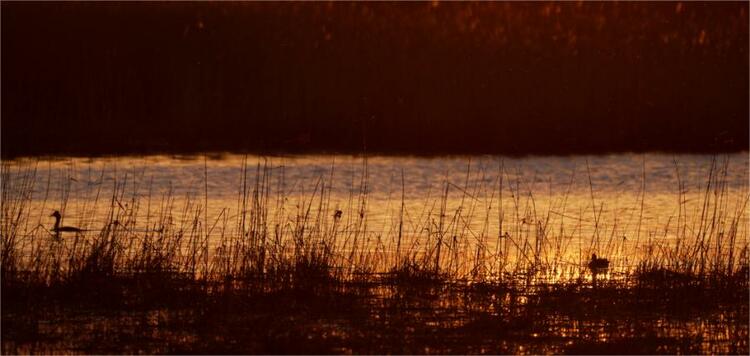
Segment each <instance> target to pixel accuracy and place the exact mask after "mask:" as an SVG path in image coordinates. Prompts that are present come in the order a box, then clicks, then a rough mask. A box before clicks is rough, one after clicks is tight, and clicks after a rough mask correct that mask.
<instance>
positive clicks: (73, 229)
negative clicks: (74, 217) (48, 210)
mask: <svg viewBox="0 0 750 356" xmlns="http://www.w3.org/2000/svg"><path fill="white" fill-rule="evenodd" d="M50 216H54V217H55V226H54V227H53V228H52V232H54V233H55V236H58V237H59V235H60V233H61V232H76V233H78V232H83V231H85V230H83V229H79V228H77V227H73V226H60V219H62V215H60V212H59V211H57V210H55V212H54V213H52V215H50Z"/></svg>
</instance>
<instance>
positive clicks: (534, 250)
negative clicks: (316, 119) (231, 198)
mask: <svg viewBox="0 0 750 356" xmlns="http://www.w3.org/2000/svg"><path fill="white" fill-rule="evenodd" d="M252 165H253V163H251V162H249V160H248V158H247V157H244V158H243V159H242V161H241V166H240V170H241V174H240V181H239V182H238V185H237V199H236V207H234V209H230V207H222V208H221V209H220V210H219V211H218V213H216V214H209V210H208V201H209V194H210V191H209V189H208V182H209V173H208V168H207V163H205V161H204V172H203V173H204V174H203V182H202V183H203V184H202V187H201V188H202V189H200V190H201V191H202V192H201V194H200V196H196V195H188V196H186V197H184V198H181V199H178V198H177V197H176V196H175V195H174V193H173V192H172V191H171V190H168V191H166V192H164V193H163V194H161V195H155V194H152V187H151V184H152V183H148V186H147V187H145V188H144V190H145V191H147V192H148V193H146V194H138V193H137V191H138V189H137V188H136V187H134V186H135V185H137V184H141V183H140V182H138V181H137V180H135V179H133V178H128V176H127V175H124V176H122V177H118V176H117V175H115V176H114V179H113V182H112V184H113V186H112V194H111V196H107V197H105V196H103V195H102V190H103V188H102V185H99V187H98V188H97V189H96V190H95V191H91V192H89V193H86V194H87V196H84V197H75V201H76V202H77V204H78V205H79V206H78V207H77V211H78V212H79V214H78V215H77V217H78V218H79V221H77V226H80V227H81V228H82V229H84V230H85V232H83V233H80V234H74V235H71V236H67V235H66V236H64V237H62V238H60V239H56V238H55V233H54V231H51V230H50V228H51V226H52V224H51V220H50V218H49V214H50V212H48V211H35V210H34V209H33V208H32V207H33V206H34V205H33V204H32V200H33V199H39V197H34V196H33V194H34V192H35V191H40V190H39V189H37V188H38V187H35V186H34V185H35V184H36V183H37V182H38V181H39V180H38V178H39V175H40V174H43V173H41V172H40V169H39V168H38V167H39V165H38V163H37V164H31V165H16V166H14V165H11V164H10V163H8V162H4V163H3V165H2V178H3V179H2V203H1V204H0V205H1V208H0V209H1V210H2V223H0V226H1V229H2V230H0V233H2V261H1V262H0V264H1V267H2V288H3V304H4V307H8V308H9V309H10V310H13V308H18V309H19V310H21V309H23V308H21V307H18V304H17V303H19V299H23V298H27V297H30V296H31V297H30V298H31V299H33V300H37V299H35V298H38V296H39V295H46V296H47V297H45V298H51V299H53V300H68V299H76V300H78V301H77V302H80V300H81V299H83V300H87V299H88V300H95V299H101V298H105V299H106V298H110V299H111V300H116V301H120V302H122V303H125V304H128V303H134V302H132V301H130V300H137V301H138V302H137V303H140V304H141V305H145V306H147V307H153V306H154V305H162V306H166V307H175V306H179V307H180V308H188V309H189V307H186V305H187V306H190V305H193V306H195V305H205V304H204V303H206V302H205V300H207V299H206V298H214V297H218V296H221V298H230V296H232V295H236V293H241V294H245V295H253V296H263V295H273V294H274V293H302V294H299V295H300V296H304V297H300V298H302V299H306V298H314V296H321V295H324V296H325V295H331V294H330V293H334V295H339V293H343V294H341V295H345V296H346V298H344V299H347V300H349V301H351V300H365V301H367V303H375V304H376V305H379V308H381V309H378V310H388V307H387V303H390V301H391V300H393V298H395V297H396V296H398V295H402V294H403V293H407V295H413V293H417V294H420V293H428V294H429V293H438V295H440V296H441V297H440V298H447V299H446V300H448V301H449V304H450V303H453V302H450V300H453V299H451V298H459V297H456V296H455V295H454V294H451V293H453V292H451V291H455V290H457V289H456V288H458V289H459V290H464V291H470V295H472V296H473V297H472V298H479V299H480V300H483V298H487V297H488V296H496V297H497V296H502V295H504V296H505V297H503V298H508V299H507V300H506V299H503V300H506V302H507V303H510V304H504V303H506V302H501V301H498V302H497V303H500V304H497V307H501V305H503V306H502V308H517V307H523V308H532V307H534V308H542V309H544V310H551V309H553V308H554V305H559V306H560V308H562V309H566V310H568V311H565V312H562V311H560V310H556V313H558V314H560V313H562V314H565V313H567V312H571V313H573V312H575V311H576V310H579V309H581V308H584V307H583V306H582V305H580V303H582V301H583V300H588V302H589V303H594V304H596V305H598V304H597V303H599V302H597V300H603V301H606V300H618V301H622V300H625V301H631V302H632V303H634V305H636V304H637V305H638V308H643V304H642V302H641V301H653V302H654V304H653V305H655V306H654V308H662V307H663V308H669V305H665V303H673V302H674V301H675V300H676V299H678V296H679V295H681V294H682V293H685V292H695V291H701V292H700V293H698V294H695V295H693V296H692V297H691V298H689V299H690V300H691V301H692V302H695V303H698V304H699V303H702V302H705V301H706V300H709V299H711V298H715V297H717V296H721V298H724V299H722V300H729V301H730V302H736V301H737V300H741V298H742V296H743V295H746V294H747V290H748V244H747V228H746V227H743V224H745V225H746V223H747V213H746V210H745V209H746V206H747V202H748V199H750V195H748V194H747V191H746V190H745V191H743V192H742V193H741V194H742V195H741V196H737V194H730V193H728V187H727V179H726V178H727V171H728V165H729V162H728V160H727V159H723V160H722V159H719V158H714V159H713V160H712V162H711V166H710V168H709V169H708V172H707V177H706V178H705V184H704V185H703V189H704V190H703V194H702V196H703V198H702V199H703V200H702V201H701V202H700V204H699V206H700V209H698V210H693V211H691V210H689V209H688V206H687V202H686V200H685V198H684V192H685V187H684V186H683V182H682V180H681V178H679V177H680V174H681V173H680V170H679V167H678V165H677V164H676V163H675V170H676V174H677V176H678V180H679V190H678V191H679V192H678V194H677V195H678V196H677V197H676V198H677V202H678V203H677V210H678V214H677V217H676V221H673V220H672V219H670V220H669V222H668V223H667V225H666V226H664V227H663V229H661V231H659V230H653V229H648V230H647V229H642V228H641V226H642V225H643V221H642V220H643V200H644V197H645V194H646V189H645V187H646V184H647V182H646V180H645V177H646V174H645V163H644V168H643V175H642V182H641V192H640V193H639V194H638V196H639V201H637V202H635V205H636V207H635V208H633V209H632V210H633V211H637V212H638V213H639V214H640V216H639V217H638V220H637V221H635V222H634V224H635V225H636V226H637V228H636V236H632V237H630V239H627V238H624V237H620V236H618V234H619V233H620V231H621V230H620V227H619V226H618V225H617V220H616V219H615V223H614V224H612V225H610V226H606V225H603V224H600V223H599V222H600V219H601V214H602V211H603V204H604V203H602V202H597V198H596V194H597V192H596V191H595V189H594V185H593V183H591V175H590V171H589V170H588V165H587V172H589V173H588V181H589V190H590V191H589V193H590V196H591V204H590V206H589V207H588V209H591V215H590V216H591V217H592V219H585V218H583V216H582V215H579V216H575V214H576V213H575V212H572V211H568V210H567V206H566V202H567V199H568V194H569V192H570V189H571V186H572V184H573V183H572V182H573V179H572V177H571V181H570V183H569V184H568V186H567V187H566V191H567V192H566V193H565V194H564V195H563V198H562V199H560V200H559V201H555V202H553V203H551V204H550V206H548V207H546V208H543V207H541V206H539V207H537V205H536V200H535V199H536V198H535V197H537V196H538V195H537V194H539V193H537V192H536V191H533V190H532V188H533V187H534V182H526V181H523V180H522V179H521V178H520V175H516V176H515V177H513V176H512V175H510V174H509V173H508V171H507V170H506V167H505V166H504V164H503V163H500V165H499V166H498V167H497V174H496V175H495V177H492V176H491V175H490V173H489V172H488V171H487V170H482V171H480V172H479V173H476V172H472V167H471V163H469V164H467V168H466V179H465V182H464V183H463V184H455V183H453V182H451V181H449V180H448V179H447V178H446V179H445V180H444V181H442V183H441V184H440V187H441V188H440V191H438V192H436V193H431V194H435V196H434V197H432V196H428V197H425V203H424V204H423V206H422V207H421V208H420V209H419V211H410V209H409V208H407V207H406V206H405V202H404V200H405V198H404V195H405V193H404V178H403V172H402V173H401V175H402V176H401V177H400V184H397V185H398V187H397V188H396V189H394V190H395V191H398V193H396V194H394V195H395V196H399V198H394V199H393V200H394V203H393V205H394V206H396V207H397V208H394V209H391V210H390V211H391V212H392V213H391V214H390V216H386V217H385V219H381V220H378V221H375V220H374V219H372V218H371V217H370V211H369V209H368V208H369V203H370V199H371V198H372V197H371V196H370V194H371V192H370V189H369V184H370V182H369V176H368V163H367V159H366V158H365V159H363V161H362V166H361V169H360V171H359V172H358V174H357V176H352V179H351V183H350V186H349V187H348V189H349V192H350V195H349V197H348V199H347V202H346V205H345V206H338V205H335V204H332V202H331V194H332V189H333V187H332V185H333V184H334V182H335V180H334V179H333V177H334V174H335V170H336V166H335V164H332V165H331V167H330V170H329V171H328V172H327V173H325V174H321V175H320V176H318V177H314V178H311V179H314V184H311V187H312V188H311V189H308V190H306V191H304V194H298V195H295V196H292V194H290V193H289V191H288V190H285V189H284V187H285V186H286V182H285V179H286V177H285V168H284V167H283V166H271V165H269V163H268V161H267V160H265V159H261V160H259V161H258V162H257V163H255V164H254V165H255V169H250V168H251V167H252ZM472 174H480V175H484V177H483V179H478V180H470V179H469V178H470V176H471V175H472ZM103 175H104V173H103V172H102V173H101V174H100V176H103ZM70 178H71V177H66V178H65V179H62V180H59V181H60V182H62V183H60V184H62V187H61V191H62V194H61V197H62V199H61V201H60V202H59V205H56V206H59V210H60V212H61V214H62V216H63V218H64V217H65V211H66V209H67V207H68V205H69V204H70V201H71V196H70ZM397 180H399V179H397ZM43 181H46V182H47V187H46V188H45V189H44V191H46V192H47V193H45V197H43V198H42V200H43V201H46V199H47V195H48V194H49V191H50V184H51V183H50V182H51V181H52V178H51V177H49V176H47V177H46V179H44V180H43ZM470 182H473V183H470ZM550 189H551V188H550ZM452 194H456V195H457V196H458V197H460V198H458V199H454V200H451V198H450V197H451V196H452ZM389 199H390V197H389ZM452 202H458V204H457V205H456V204H453V203H452ZM55 204H58V203H55ZM102 206H106V208H105V209H104V210H103V211H105V212H106V214H103V215H104V216H106V219H105V220H104V221H103V222H97V223H91V221H94V219H93V218H92V217H93V216H94V215H96V214H99V215H100V216H101V215H102V214H101V212H102ZM383 221H384V222H383ZM472 221H480V222H481V224H479V225H478V226H477V225H476V224H471V223H470V222H472ZM381 225H382V226H381ZM583 231H586V233H588V232H589V231H590V232H591V236H590V237H588V238H587V237H585V235H584V232H583ZM574 234H577V235H579V236H581V243H580V244H579V246H575V244H574V243H572V242H571V241H572V239H571V238H570V237H571V236H573V235H574ZM669 234H673V235H674V237H675V238H669V239H668V238H660V235H661V237H665V236H667V235H669ZM632 240H635V241H632ZM592 253H596V254H597V255H598V256H603V257H606V258H608V259H609V260H610V264H609V269H608V270H607V272H606V273H602V274H600V275H599V277H598V278H599V280H598V283H597V288H596V289H591V283H590V282H589V281H590V280H591V277H592V275H591V270H590V269H589V266H588V264H589V262H590V260H589V259H588V256H591V254H592ZM363 286H364V288H365V289H364V290H363V289H361V288H360V289H357V288H359V287H363ZM445 288H447V289H445ZM355 290H356V291H355ZM430 291H432V292H430ZM436 291H442V292H436ZM351 293H354V294H351ZM394 293H395V294H394ZM441 293H443V294H441ZM444 293H448V294H447V295H446V294H444ZM465 293H469V292H465ZM498 293H500V294H498ZM743 293H744V294H743ZM35 295H36V296H35ZM295 295H296V294H295ZM466 295H468V294H465V295H464V297H461V298H466ZM175 296H179V301H176V300H172V299H171V298H172V297H175ZM665 296H666V297H665ZM732 296H736V297H737V298H739V299H732ZM337 298H343V297H337ZM363 298H364V299H363ZM461 298H459V299H456V300H459V301H460V300H464V299H461ZM727 298H728V299H727ZM149 301H150V302H149ZM157 301H158V302H157ZM379 301H382V303H386V305H381V304H379V303H381V302H379ZM592 301H593V302H592ZM265 303H269V302H268V301H266V302H265ZM367 303H366V304H367ZM461 303H466V301H465V300H464V301H463V302H460V303H459V304H461ZM487 303H490V304H489V305H494V304H492V303H495V302H489V301H487ZM571 303H572V304H571ZM230 304H231V305H235V304H232V303H230ZM480 304H481V302H480ZM605 304H606V303H605ZM451 305H454V304H451ZM482 305H484V304H482ZM26 307H27V308H28V305H26ZM454 307H455V306H454ZM196 308H197V307H196ZM382 308H385V309H382ZM467 308H469V309H471V308H472V307H471V306H470V305H467ZM451 310H453V309H451ZM488 310H489V309H482V311H481V313H480V314H477V315H490V314H486V313H487V311H488ZM509 310H510V309H509ZM581 310H583V309H581ZM659 310H661V309H659ZM454 311H455V310H454ZM581 312H582V313H583V311H581ZM745 312H746V310H745ZM7 315H8V314H4V316H3V319H4V320H6V319H7V318H8V317H7ZM467 315H469V316H468V317H466V318H467V320H469V321H471V322H469V323H468V324H466V325H467V326H465V327H470V325H472V322H473V323H479V324H477V325H481V323H482V322H483V321H482V320H484V319H482V318H484V317H485V316H483V317H482V318H479V319H476V318H473V317H471V315H474V314H471V313H469V314H467ZM509 315H511V316H512V315H515V314H513V313H511V314H509ZM511 319H512V318H511ZM472 320H473V321H472ZM402 321H403V320H402ZM443 321H445V320H443ZM441 322H442V321H441ZM744 330H745V332H747V329H746V328H745V329H744ZM212 345H214V346H215V344H212ZM6 346H7V345H4V350H6ZM7 347H10V346H7ZM743 349H744V350H746V349H747V344H744V348H743V346H742V345H740V350H743ZM7 350H15V351H17V350H18V349H13V348H12V347H11V348H10V349H7ZM236 350H247V349H235V350H234V351H236ZM260 350H265V351H268V349H262V348H261V349H260ZM324 350H327V351H331V349H324ZM360 350H369V351H378V350H380V351H388V350H385V349H378V348H367V347H365V346H363V348H362V349H360ZM494 350H495V351H508V350H502V349H494ZM690 350H694V351H701V350H703V349H690ZM193 351H195V350H194V349H193ZM391 351H393V350H391ZM411 351H413V352H419V353H421V352H424V350H421V351H419V350H411ZM443 351H446V350H443ZM464 351H466V352H469V351H470V350H468V349H467V350H464ZM558 351H559V350H558ZM579 351H583V352H586V350H585V349H584V350H579ZM594 351H601V349H594ZM723 351H727V352H731V351H732V350H723ZM396 352H398V350H396Z"/></svg>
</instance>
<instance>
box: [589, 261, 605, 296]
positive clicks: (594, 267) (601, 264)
mask: <svg viewBox="0 0 750 356" xmlns="http://www.w3.org/2000/svg"><path fill="white" fill-rule="evenodd" d="M588 267H589V269H590V270H591V275H592V277H593V282H594V288H596V275H597V274H599V273H607V270H608V269H609V260H608V259H606V258H598V257H596V254H595V253H592V254H591V261H589V266H588Z"/></svg>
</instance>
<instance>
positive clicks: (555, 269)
mask: <svg viewBox="0 0 750 356" xmlns="http://www.w3.org/2000/svg"><path fill="white" fill-rule="evenodd" d="M747 157H748V155H747V153H746V152H744V153H737V154H731V155H726V156H721V157H718V158H715V159H714V157H711V156H701V155H678V156H672V155H661V154H646V155H635V154H621V155H610V156H592V157H582V156H572V157H527V158H507V157H506V158H502V157H490V156H481V157H443V158H418V157H369V158H367V159H364V158H362V157H352V156H287V157H256V156H241V155H229V154H227V155H218V156H212V157H210V158H209V157H207V156H206V157H204V156H145V157H117V158H91V159H89V158H59V159H40V160H32V159H19V160H14V161H9V162H8V161H6V162H5V163H4V166H3V167H4V172H5V173H6V175H5V177H6V178H7V179H6V180H7V182H6V184H4V185H3V189H4V192H3V193H4V194H7V196H9V197H12V196H21V195H23V194H27V195H25V196H24V198H25V199H27V200H28V207H27V209H26V210H25V211H24V213H25V214H27V217H26V220H25V221H24V225H23V226H25V228H26V229H27V231H26V232H27V233H31V232H32V231H35V230H34V229H35V228H36V227H37V226H38V225H39V224H41V225H43V226H45V227H50V226H51V225H52V222H53V220H52V219H51V218H49V217H48V215H49V214H50V212H51V211H53V210H60V211H63V213H64V214H63V215H64V220H63V223H64V224H67V225H74V226H78V227H81V228H84V229H88V230H90V232H87V233H85V234H84V235H85V237H86V238H88V237H89V235H91V234H92V233H96V232H97V231H101V229H102V228H103V227H105V225H106V224H107V223H108V219H111V216H119V217H120V218H121V219H122V220H123V221H124V220H125V219H127V220H128V222H129V225H123V226H124V227H125V228H127V229H128V232H129V233H130V234H131V235H132V238H133V239H136V240H137V239H142V238H144V236H145V235H148V234H150V233H151V234H153V233H156V232H159V231H163V230H165V229H166V230H170V231H173V232H174V231H187V230H188V229H191V228H192V229H196V228H197V229H198V231H200V232H201V234H204V235H206V234H207V235H208V237H209V245H210V246H211V251H212V253H217V249H218V248H219V247H221V241H222V239H224V238H226V237H227V236H235V237H238V236H240V235H241V233H240V232H239V226H240V223H239V221H241V220H242V218H243V216H244V217H245V218H248V219H249V218H250V217H254V218H255V219H261V220H256V222H257V221H260V223H262V224H264V226H266V228H267V231H280V233H281V234H282V236H283V235H287V236H289V235H291V234H292V233H293V232H294V229H295V226H296V224H298V223H299V221H300V219H301V218H304V219H305V221H306V223H307V224H310V226H312V227H313V228H312V229H309V231H310V232H307V233H308V234H310V235H309V237H308V238H309V239H316V238H319V236H317V237H316V236H313V235H312V234H315V233H318V234H320V232H321V231H322V232H324V233H326V234H329V235H330V236H331V237H332V241H333V243H334V244H335V245H336V246H337V249H336V250H337V251H338V252H339V253H341V254H342V255H345V254H347V253H348V252H351V251H352V250H353V249H354V250H356V249H357V248H362V246H356V245H353V242H352V241H351V239H352V236H353V235H352V234H353V232H354V235H358V234H359V235H362V237H363V238H362V239H360V240H359V241H365V242H364V243H366V244H367V246H365V249H367V250H368V251H369V253H370V255H369V257H366V259H367V261H369V263H370V264H372V266H374V268H375V270H377V271H386V270H387V269H388V267H389V266H392V265H393V262H392V261H393V260H394V259H395V258H398V257H400V258H403V257H404V256H416V255H430V254H433V253H436V251H434V250H436V248H437V246H444V248H443V250H444V251H449V252H447V253H445V252H444V253H443V254H442V255H441V257H440V258H441V260H440V264H441V267H442V268H445V269H448V270H449V271H452V272H456V273H457V274H458V275H464V276H468V275H471V274H472V273H474V274H476V273H477V271H479V272H481V273H480V274H482V275H484V276H485V277H486V278H500V277H501V276H502V274H504V273H509V272H513V268H514V267H518V266H526V265H534V266H542V268H544V269H545V270H544V271H543V272H544V273H543V274H544V276H545V278H546V281H547V282H554V281H561V280H570V279H573V278H587V279H589V280H590V278H591V276H590V275H585V276H582V273H581V272H582V271H585V269H586V268H585V266H586V264H587V262H588V260H589V256H590V254H591V253H597V254H598V255H599V256H604V257H607V258H609V260H610V263H611V268H610V272H611V273H610V274H608V275H605V276H601V277H600V278H604V279H607V278H618V276H621V274H622V273H626V272H628V271H630V270H632V268H633V267H634V266H635V263H637V262H638V261H641V260H643V259H644V258H648V257H652V258H655V259H662V260H663V259H668V258H670V257H674V256H668V255H665V253H667V252H665V251H679V249H680V247H682V249H683V251H684V250H686V249H688V248H690V247H691V246H693V245H694V244H696V241H697V240H696V235H701V234H702V235H708V236H709V241H711V242H712V244H711V248H715V249H717V251H716V254H717V255H721V256H725V257H726V256H727V254H728V253H729V250H730V249H729V245H730V244H732V243H733V246H732V247H733V248H734V249H735V250H736V251H739V250H740V249H742V248H744V247H746V246H747V229H748V213H747V210H746V209H744V207H745V206H746V204H747V199H748V160H747ZM29 177H31V178H29ZM24 182H26V184H28V186H29V187H30V190H29V189H27V190H28V192H25V191H24V188H23V187H22V185H23V184H24ZM709 182H710V183H711V185H708V183H709ZM259 187H260V188H261V189H260V190H258V188H259ZM644 188H645V190H644ZM114 192H116V193H114ZM258 192H260V197H261V198H262V200H257V197H258V195H257V194H258ZM113 193H114V194H113ZM254 194H255V195H254ZM113 196H114V197H115V199H112V198H113ZM243 199H244V200H243ZM253 199H255V200H253ZM243 204H244V205H243ZM205 206H207V207H208V208H207V210H205ZM338 211H341V213H340V217H337V216H336V215H337V214H338V213H337V212H338ZM716 211H718V214H717V213H716ZM243 212H244V214H243ZM167 213H168V215H169V218H168V219H164V216H163V215H164V214H167ZM253 214H255V215H253ZM258 214H261V215H258ZM711 214H713V215H711ZM709 215H710V216H709ZM159 216H161V217H162V219H158V218H157V217H159ZM191 219H193V220H195V221H193V222H194V223H195V226H193V227H191V226H190V223H191ZM709 225H710V227H708V226H709ZM34 233H38V231H35V232H34ZM244 234H247V231H245V232H244ZM730 234H733V238H732V240H731V241H730V240H729V239H728V238H727V236H728V235H730ZM711 238H713V240H711ZM722 239H723V240H722ZM65 243H69V241H66V242H65ZM287 243H289V241H284V242H282V244H287ZM360 243H362V242H360ZM284 248H288V247H284ZM736 251H735V252H734V256H735V257H736V256H737V255H739V254H738V253H737V252H736Z"/></svg>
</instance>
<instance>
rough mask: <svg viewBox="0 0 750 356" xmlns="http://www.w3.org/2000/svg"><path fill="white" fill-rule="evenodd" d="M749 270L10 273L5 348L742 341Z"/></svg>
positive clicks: (694, 346)
mask: <svg viewBox="0 0 750 356" xmlns="http://www.w3.org/2000/svg"><path fill="white" fill-rule="evenodd" d="M746 272H747V271H745V273H744V274H743V273H739V274H737V275H736V276H734V277H732V278H729V279H723V280H721V281H713V282H711V281H710V280H709V279H705V280H701V279H693V278H686V279H685V278H683V279H679V278H676V279H671V280H670V279H663V278H661V277H662V275H661V274H659V273H657V274H656V276H654V275H648V274H645V275H641V276H639V277H637V279H636V280H637V282H636V283H635V284H632V285H629V286H628V285H622V284H620V283H618V282H617V281H609V282H605V283H602V284H600V285H599V286H598V287H597V288H592V286H591V285H590V284H589V283H585V282H577V283H575V282H574V283H565V284H550V285H539V286H536V287H534V288H532V289H531V290H530V289H527V288H525V287H523V286H518V285H514V284H507V283H479V284H465V283H460V282H458V283H457V282H449V281H439V280H433V281H425V280H390V281H389V280H384V281H377V280H362V281H353V282H340V281H339V282H337V281H333V280H325V279H324V280H316V281H314V282H312V283H304V284H294V283H293V284H283V283H282V284H281V285H279V284H274V283H269V282H270V281H266V282H264V281H262V280H249V281H234V282H231V283H229V284H227V283H228V282H226V281H225V282H202V281H197V280H193V279H189V278H188V279H185V278H184V277H179V276H169V275H168V274H163V275H140V276H139V275H135V276H119V277H118V276H109V277H107V278H102V279H100V280H98V281H97V282H91V281H90V280H79V281H73V282H67V283H63V284H58V285H52V286H42V285H35V284H34V283H12V282H8V279H7V278H6V279H4V285H3V289H2V303H3V305H2V307H3V308H2V313H3V315H2V322H3V325H2V326H3V328H2V340H3V344H2V351H3V354H13V353H68V352H72V353H105V354H106V353H155V354H156V353H158V354H162V353H187V354H192V353H199V354H200V353H218V354H236V353H239V354H248V353H271V354H288V353H304V354H318V353H323V354H340V353H357V354H382V353H397V354H430V353H439V354H484V353H491V354H507V353H524V352H530V353H557V354H561V353H562V354H568V353H571V354H611V353H620V354H622V353H631V354H644V353H645V354H674V353H690V354H706V353H722V354H747V353H748V342H747V336H748V324H747V323H746V321H747V319H748V317H749V316H750V313H749V312H748V309H749V308H748V305H747V303H746V302H747V299H748V297H750V296H749V295H748V288H747V287H748V286H747V278H746V277H747V276H746V274H747V273H746ZM663 276H666V274H664V275H663ZM670 276H671V277H679V276H676V275H674V276H672V275H670ZM532 290H533V291H532ZM584 325H588V329H585V330H581V329H579V328H581V327H582V326H584ZM722 330H725V331H722ZM722 332H725V333H727V336H726V337H724V336H720V333H722ZM717 333H718V334H717Z"/></svg>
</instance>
